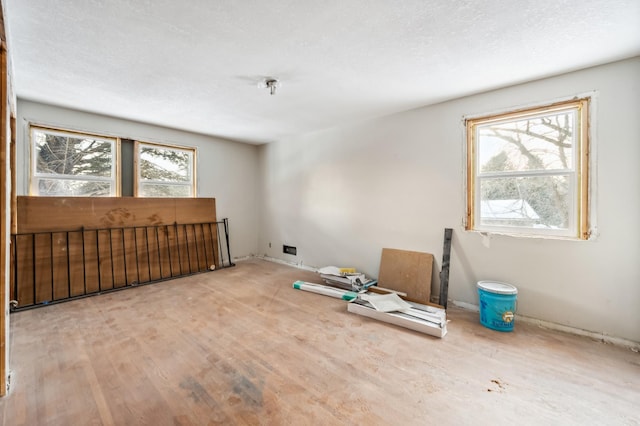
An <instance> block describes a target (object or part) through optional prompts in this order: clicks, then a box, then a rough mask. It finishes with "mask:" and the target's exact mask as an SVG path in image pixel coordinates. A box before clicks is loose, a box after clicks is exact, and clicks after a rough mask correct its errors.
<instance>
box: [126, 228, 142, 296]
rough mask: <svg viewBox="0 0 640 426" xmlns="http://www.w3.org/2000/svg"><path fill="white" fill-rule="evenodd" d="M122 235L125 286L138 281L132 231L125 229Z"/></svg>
mask: <svg viewBox="0 0 640 426" xmlns="http://www.w3.org/2000/svg"><path fill="white" fill-rule="evenodd" d="M123 233H124V245H125V253H126V259H125V260H126V265H127V284H129V285H131V284H133V283H137V282H138V281H140V278H139V277H138V266H137V263H136V262H137V261H136V246H135V239H134V230H133V229H125V230H124V231H123Z"/></svg>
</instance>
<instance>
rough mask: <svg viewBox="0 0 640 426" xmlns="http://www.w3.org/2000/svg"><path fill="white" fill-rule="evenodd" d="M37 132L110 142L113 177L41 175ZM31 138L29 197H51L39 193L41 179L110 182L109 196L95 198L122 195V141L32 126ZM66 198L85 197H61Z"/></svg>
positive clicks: (30, 130) (30, 127)
mask: <svg viewBox="0 0 640 426" xmlns="http://www.w3.org/2000/svg"><path fill="white" fill-rule="evenodd" d="M35 132H40V133H46V134H50V135H57V136H67V137H73V138H83V137H85V138H87V139H93V140H98V141H103V142H109V143H110V144H111V152H112V154H113V156H112V159H113V161H112V163H111V177H104V176H90V175H64V174H56V173H41V172H38V156H37V148H36V138H35ZM29 137H30V139H31V140H30V151H31V172H30V174H29V195H32V196H39V197H49V196H51V195H47V194H40V193H39V189H38V187H39V185H38V184H39V181H40V179H49V180H51V179H53V180H77V181H86V182H108V183H110V186H111V191H110V193H109V195H95V197H117V196H119V195H120V173H119V170H120V167H119V165H120V139H119V138H115V137H108V136H102V135H96V134H92V133H82V132H76V131H72V130H62V129H55V128H50V127H44V126H38V125H33V124H32V125H30V126H29ZM60 196H65V197H83V195H72V194H66V195H60Z"/></svg>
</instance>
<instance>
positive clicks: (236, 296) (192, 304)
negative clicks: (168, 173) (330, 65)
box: [0, 260, 640, 425]
mask: <svg viewBox="0 0 640 426" xmlns="http://www.w3.org/2000/svg"><path fill="white" fill-rule="evenodd" d="M296 279H302V280H306V281H314V280H316V281H317V277H316V276H315V275H314V274H312V273H309V272H305V271H301V270H298V269H293V268H290V267H287V266H283V265H278V264H273V263H269V262H265V261H260V260H250V261H244V262H239V263H238V266H237V267H235V268H231V269H226V270H222V271H216V272H213V273H207V274H202V275H196V276H192V277H188V278H184V279H179V280H174V281H168V282H164V283H160V284H155V285H151V286H146V287H140V288H137V289H132V290H126V291H121V292H118V293H112V294H108V295H103V296H98V297H92V298H87V299H83V300H78V301H74V302H69V303H64V304H60V305H55V306H50V307H46V308H41V309H36V310H31V311H25V312H21V313H17V314H12V316H11V339H12V340H11V343H12V346H11V370H12V378H11V381H12V383H11V391H10V394H9V396H8V397H6V398H4V399H3V400H1V401H0V414H1V417H0V419H2V423H3V424H5V425H38V424H52V425H83V424H105V425H108V424H116V425H135V424H150V425H189V424H194V425H207V424H276V425H277V424H287V425H323V424H357V425H365V424H366V425H377V424H383V425H408V424H415V425H430V424H433V425H436V424H437V425H464V424H469V425H476V424H478V425H483V424H487V425H503V424H504V425H522V424H533V425H546V424H560V425H570V424H576V425H587V424H607V425H609V424H611V425H616V424H640V355H639V354H638V353H634V352H632V351H631V350H629V349H624V348H619V347H614V346H611V345H606V344H603V343H600V342H595V341H592V340H589V339H585V338H580V337H576V336H572V335H567V334H562V333H558V332H552V331H548V330H544V329H540V328H537V327H534V326H531V325H527V324H519V323H516V328H515V331H514V332H513V333H498V332H494V331H491V330H489V329H486V328H484V327H482V326H481V325H479V323H478V319H477V313H472V312H466V311H462V310H457V309H450V310H449V318H450V320H451V322H450V323H449V334H448V335H447V336H446V337H445V338H444V339H441V340H440V339H436V338H433V337H429V336H425V335H421V334H419V333H416V332H412V331H408V330H405V329H401V328H397V327H395V326H392V325H387V324H383V323H379V322H376V321H374V320H371V319H367V318H363V317H360V316H357V315H354V314H350V313H348V312H347V311H346V306H345V302H343V301H340V300H337V299H331V298H328V297H325V296H320V295H316V294H312V293H307V292H303V291H299V290H294V289H292V288H291V284H292V282H293V281H295V280H296Z"/></svg>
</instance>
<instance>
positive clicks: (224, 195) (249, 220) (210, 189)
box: [16, 99, 258, 257]
mask: <svg viewBox="0 0 640 426" xmlns="http://www.w3.org/2000/svg"><path fill="white" fill-rule="evenodd" d="M17 112H18V120H17V123H16V127H17V133H18V140H17V147H18V149H17V162H18V167H17V182H18V195H26V194H28V184H29V183H28V181H29V135H28V125H29V123H35V124H42V125H49V126H53V127H60V128H63V129H72V130H79V131H87V132H93V133H98V134H104V135H110V136H120V137H124V138H130V139H136V140H141V141H146V142H159V143H166V144H176V145H182V146H192V147H196V148H197V154H196V156H197V174H198V177H197V190H198V196H199V197H215V199H216V210H217V216H218V219H221V218H224V217H228V218H229V228H230V236H231V255H232V256H233V257H242V256H248V255H251V254H254V253H255V252H256V249H257V247H256V244H257V238H256V235H257V233H258V228H257V218H258V216H257V210H258V209H257V194H256V190H257V178H258V175H257V167H256V166H257V161H258V148H257V147H256V146H253V145H248V144H242V143H237V142H231V141H227V140H224V139H218V138H213V137H209V136H204V135H200V134H196V133H189V132H184V131H179V130H174V129H168V128H163V127H158V126H152V125H148V124H142V123H137V122H133V121H128V120H121V119H117V118H112V117H106V116H102V115H97V114H90V113H86V112H80V111H75V110H70V109H65V108H58V107H54V106H51V105H44V104H40V103H35V102H29V101H25V100H21V99H18V110H17Z"/></svg>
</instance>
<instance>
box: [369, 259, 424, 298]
mask: <svg viewBox="0 0 640 426" xmlns="http://www.w3.org/2000/svg"><path fill="white" fill-rule="evenodd" d="M432 268H433V255H432V254H430V253H422V252H417V251H406V250H396V249H390V248H383V249H382V257H381V259H380V271H379V274H378V284H379V285H380V286H381V287H386V288H390V289H392V290H397V291H402V292H404V293H406V294H407V297H408V298H409V299H411V300H415V301H416V302H418V303H424V304H428V303H430V302H431V273H432Z"/></svg>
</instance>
